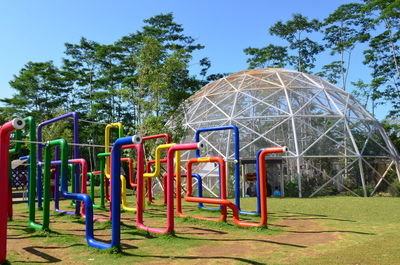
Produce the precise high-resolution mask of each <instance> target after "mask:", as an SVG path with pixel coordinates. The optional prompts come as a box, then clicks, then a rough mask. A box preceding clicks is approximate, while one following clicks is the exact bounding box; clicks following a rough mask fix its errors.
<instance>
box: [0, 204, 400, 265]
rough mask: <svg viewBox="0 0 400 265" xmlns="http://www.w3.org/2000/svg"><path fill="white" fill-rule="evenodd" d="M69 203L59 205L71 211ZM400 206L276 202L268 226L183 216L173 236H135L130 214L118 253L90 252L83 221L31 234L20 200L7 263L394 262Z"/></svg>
mask: <svg viewBox="0 0 400 265" xmlns="http://www.w3.org/2000/svg"><path fill="white" fill-rule="evenodd" d="M66 202H67V201H62V202H61V204H60V205H61V206H62V207H64V208H70V209H71V210H72V209H73V208H72V207H71V206H70V205H69V204H68V203H66ZM398 203H399V200H398V199H393V198H384V197H374V198H355V197H324V198H314V199H298V198H292V199H291V198H272V199H270V201H269V209H270V212H269V222H270V224H269V228H268V229H260V228H250V229H248V228H240V227H237V226H235V225H234V224H233V223H232V222H228V223H215V222H212V221H206V220H198V219H192V218H186V219H177V220H176V230H175V235H174V236H172V235H156V234H149V233H146V232H144V231H142V232H141V231H138V230H137V229H136V227H135V221H134V219H135V218H134V216H133V214H132V213H131V212H124V213H123V214H122V217H121V220H122V223H123V225H122V230H121V237H122V241H121V244H122V251H121V252H120V253H117V254H113V253H112V252H111V251H99V250H97V249H94V248H91V247H88V246H87V245H86V243H85V240H84V236H85V225H84V220H83V219H80V218H75V217H73V216H69V215H60V214H57V213H52V214H51V220H52V222H51V227H52V232H50V233H47V232H41V231H37V232H35V231H34V230H32V229H28V228H27V226H26V219H27V212H26V205H25V203H19V204H16V205H15V208H14V210H15V218H14V220H13V221H12V222H9V224H8V229H9V232H8V237H9V238H8V245H9V250H10V251H9V252H8V260H9V262H10V263H11V264H42V263H57V262H58V263H62V264H126V263H128V264H132V263H140V264H166V263H168V264H188V263H190V264H304V263H308V264H394V263H396V262H397V261H398V260H399V259H400V255H399V253H398V251H397V249H396V246H398V244H399V243H400V239H399V237H398V236H397V234H396V231H398V229H399V228H400V227H399V226H400V225H399V224H398V220H399V218H400V214H399V213H398V211H397V207H398V206H397V205H398ZM252 205H254V198H245V199H244V200H243V206H244V207H246V208H249V209H252V208H251V206H252ZM183 206H184V208H185V209H186V211H188V212H190V213H193V214H202V215H208V216H217V214H216V213H212V212H207V213H204V212H200V211H199V210H197V209H196V207H193V206H190V205H189V204H187V203H184V204H183ZM253 209H254V207H253ZM164 212H165V208H164V207H163V206H158V207H154V208H153V209H152V210H151V211H150V212H148V213H146V214H145V218H146V219H147V220H148V224H149V225H154V226H160V227H161V226H162V225H163V223H162V222H161V221H160V220H163V218H165V213H164ZM104 216H107V215H104ZM252 218H254V217H252ZM250 219H251V218H250ZM95 234H96V236H97V237H98V239H101V240H105V241H106V242H107V240H108V241H109V238H110V234H111V233H110V225H109V224H108V223H98V224H95Z"/></svg>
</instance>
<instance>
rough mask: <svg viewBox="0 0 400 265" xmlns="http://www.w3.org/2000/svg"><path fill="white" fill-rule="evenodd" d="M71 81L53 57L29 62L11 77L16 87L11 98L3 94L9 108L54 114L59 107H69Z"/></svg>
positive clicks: (22, 112) (16, 112) (37, 114)
mask: <svg viewBox="0 0 400 265" xmlns="http://www.w3.org/2000/svg"><path fill="white" fill-rule="evenodd" d="M68 85H69V82H68V81H67V80H66V78H65V76H63V74H62V72H61V71H60V70H59V69H58V68H57V67H56V66H54V64H53V62H52V61H48V62H28V63H27V64H26V65H25V66H24V67H23V68H22V69H21V70H20V72H19V74H18V75H16V76H14V79H13V80H12V81H10V86H11V87H12V88H13V89H15V90H16V92H17V93H16V94H14V96H13V97H11V98H3V99H1V101H2V102H4V103H5V104H6V106H7V107H5V108H4V110H5V111H6V112H9V113H13V114H14V115H19V116H28V115H31V116H34V117H36V118H39V117H41V116H43V115H49V116H51V115H52V114H53V113H54V112H55V110H56V109H60V108H66V102H67V101H68V97H69V92H70V90H69V88H68Z"/></svg>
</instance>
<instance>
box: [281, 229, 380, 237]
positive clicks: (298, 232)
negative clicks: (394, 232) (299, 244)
mask: <svg viewBox="0 0 400 265" xmlns="http://www.w3.org/2000/svg"><path fill="white" fill-rule="evenodd" d="M285 231H286V232H290V233H296V234H319V233H350V234H359V235H367V236H373V235H376V234H375V233H367V232H359V231H350V230H322V231H293V230H285Z"/></svg>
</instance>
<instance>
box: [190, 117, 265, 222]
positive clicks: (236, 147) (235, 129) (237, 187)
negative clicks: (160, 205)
mask: <svg viewBox="0 0 400 265" xmlns="http://www.w3.org/2000/svg"><path fill="white" fill-rule="evenodd" d="M223 130H233V150H234V159H235V163H234V177H235V204H236V205H237V207H238V209H239V213H241V214H248V215H254V214H260V192H259V186H260V185H259V183H258V181H257V183H256V192H257V210H256V211H255V212H248V211H242V210H241V208H240V140H239V129H238V127H237V126H235V125H228V126H221V127H210V128H202V129H198V130H196V132H195V141H196V142H198V141H200V133H202V132H211V131H223ZM196 157H200V151H199V150H197V151H196ZM220 185H221V184H220ZM199 207H200V208H203V209H204V208H205V209H209V210H219V208H206V207H204V206H203V205H201V204H199Z"/></svg>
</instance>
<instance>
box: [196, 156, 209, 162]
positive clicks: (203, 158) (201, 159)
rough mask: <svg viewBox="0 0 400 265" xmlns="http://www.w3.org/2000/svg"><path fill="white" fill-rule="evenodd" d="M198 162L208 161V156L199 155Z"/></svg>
mask: <svg viewBox="0 0 400 265" xmlns="http://www.w3.org/2000/svg"><path fill="white" fill-rule="evenodd" d="M197 161H198V162H210V158H209V157H199V158H197Z"/></svg>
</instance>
